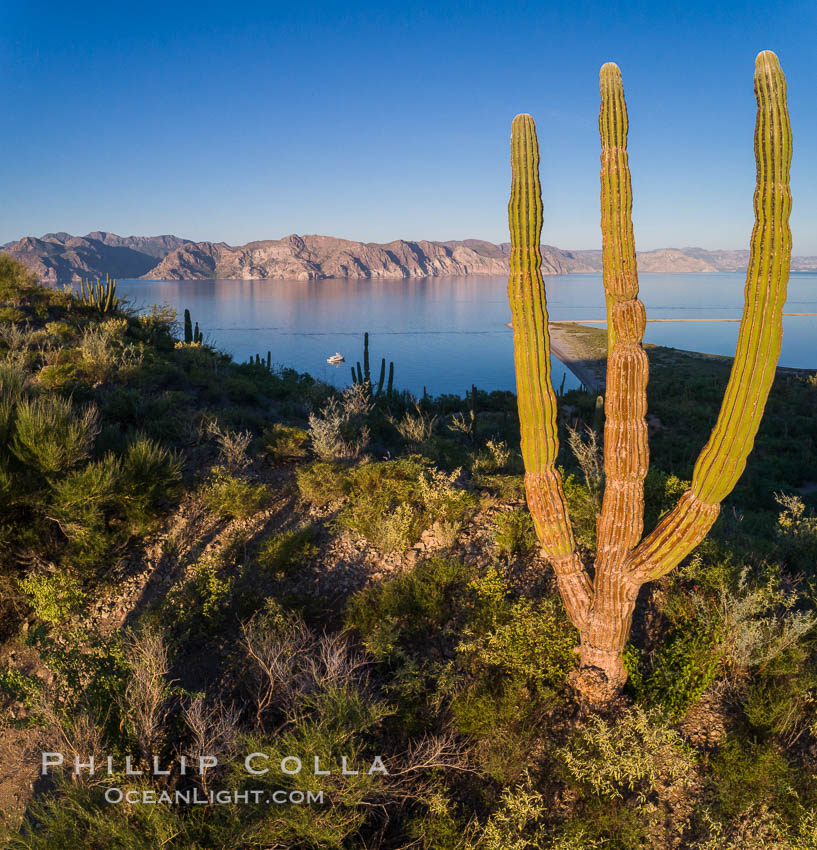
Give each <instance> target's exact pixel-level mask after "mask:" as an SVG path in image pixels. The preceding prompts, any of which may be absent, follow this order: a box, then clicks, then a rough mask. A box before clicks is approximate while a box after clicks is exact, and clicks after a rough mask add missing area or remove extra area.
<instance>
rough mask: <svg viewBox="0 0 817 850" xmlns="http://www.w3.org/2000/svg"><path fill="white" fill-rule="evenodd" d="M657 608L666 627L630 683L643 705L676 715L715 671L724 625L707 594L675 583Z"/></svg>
mask: <svg viewBox="0 0 817 850" xmlns="http://www.w3.org/2000/svg"><path fill="white" fill-rule="evenodd" d="M661 612H662V613H663V615H664V617H665V618H666V626H665V632H664V634H663V635H662V637H661V640H660V641H659V642H658V643H657V644H656V646H655V647H654V648H653V650H652V652H651V653H650V654H649V656H648V658H647V659H645V661H646V663H645V664H643V665H642V666H641V669H640V670H639V671H637V672H636V671H634V672H636V675H634V676H633V678H632V687H633V689H634V691H635V694H636V698H637V699H638V700H639V701H641V702H643V703H644V704H645V705H647V706H649V707H651V708H657V709H660V710H662V711H664V712H665V713H666V714H667V715H668V716H670V717H673V718H679V717H680V716H682V715H683V714H684V712H685V711H686V710H687V708H689V706H690V705H692V704H693V703H694V702H695V701H696V700H698V699H699V697H700V696H701V695H702V694H703V692H704V691H705V690H706V688H707V687H708V686H709V685H710V684H711V683H712V682H713V681H714V679H715V676H716V675H717V672H718V668H719V665H720V663H721V658H722V654H723V652H722V646H721V640H722V637H723V634H724V626H723V624H722V622H721V620H720V618H719V617H718V615H717V612H716V610H715V604H714V601H713V600H712V599H711V598H710V597H708V596H706V595H704V594H703V593H697V592H695V591H686V590H684V589H682V588H680V587H676V588H675V589H674V590H671V591H670V592H669V593H668V594H667V596H666V598H665V600H664V602H663V604H662V606H661ZM631 652H634V650H631ZM634 657H635V656H634V655H633V656H631V658H634Z"/></svg>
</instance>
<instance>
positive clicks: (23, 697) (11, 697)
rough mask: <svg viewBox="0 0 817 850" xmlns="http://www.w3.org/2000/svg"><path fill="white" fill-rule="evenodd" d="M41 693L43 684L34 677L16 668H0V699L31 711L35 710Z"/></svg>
mask: <svg viewBox="0 0 817 850" xmlns="http://www.w3.org/2000/svg"><path fill="white" fill-rule="evenodd" d="M42 691H43V683H42V682H41V681H40V680H39V679H38V678H37V677H36V676H32V675H30V674H28V673H24V672H23V671H22V670H19V669H18V668H16V667H6V668H0V699H3V700H4V701H9V702H21V703H23V705H24V706H25V707H26V708H27V709H29V710H31V709H36V707H37V705H38V703H39V701H40V698H41V694H42Z"/></svg>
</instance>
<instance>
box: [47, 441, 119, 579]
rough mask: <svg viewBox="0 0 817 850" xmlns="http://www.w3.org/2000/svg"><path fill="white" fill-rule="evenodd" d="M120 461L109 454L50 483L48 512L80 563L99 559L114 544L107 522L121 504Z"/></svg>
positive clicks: (90, 562) (88, 562) (112, 534)
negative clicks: (72, 547) (69, 542)
mask: <svg viewBox="0 0 817 850" xmlns="http://www.w3.org/2000/svg"><path fill="white" fill-rule="evenodd" d="M121 486H122V463H121V461H120V460H119V459H118V458H116V457H114V456H113V455H112V454H106V455H105V456H104V457H103V458H102V459H101V460H98V461H92V462H90V463H87V464H86V465H85V466H82V467H78V468H76V469H72V470H70V471H69V472H68V474H67V475H66V476H65V477H64V478H62V479H60V480H58V481H55V482H53V483H52V493H53V495H52V505H51V513H52V514H53V516H54V518H55V519H56V521H57V522H58V523H59V527H60V530H61V531H62V533H63V534H64V535H65V536H66V537H67V538H68V539H69V540H70V541H71V542H72V543H73V544H74V549H73V551H74V552H75V557H77V558H80V559H81V560H82V561H83V563H86V564H93V563H96V562H98V561H100V560H101V559H102V558H103V557H104V556H105V554H106V553H107V551H108V548H109V546H110V545H111V544H112V543H113V540H114V533H113V531H112V530H111V529H109V527H108V521H109V519H110V518H111V516H112V514H113V513H114V511H115V510H116V508H117V506H118V505H119V504H120V491H121Z"/></svg>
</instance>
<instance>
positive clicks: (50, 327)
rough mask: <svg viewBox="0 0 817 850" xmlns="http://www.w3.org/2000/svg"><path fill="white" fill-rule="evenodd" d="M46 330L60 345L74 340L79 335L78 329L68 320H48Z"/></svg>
mask: <svg viewBox="0 0 817 850" xmlns="http://www.w3.org/2000/svg"><path fill="white" fill-rule="evenodd" d="M45 332H46V333H47V334H48V336H49V337H50V338H51V339H52V340H53V341H54V342H55V343H56V344H58V345H65V344H66V343H69V342H72V341H73V340H74V339H75V338H76V335H77V331H76V329H75V328H73V327H71V325H69V324H68V323H67V322H46V323H45Z"/></svg>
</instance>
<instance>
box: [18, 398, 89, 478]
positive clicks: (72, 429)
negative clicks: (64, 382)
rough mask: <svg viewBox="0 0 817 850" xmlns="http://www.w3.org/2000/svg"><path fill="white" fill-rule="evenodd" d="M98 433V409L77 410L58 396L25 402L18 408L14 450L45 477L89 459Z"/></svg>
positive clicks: (23, 460) (26, 400) (21, 402)
mask: <svg viewBox="0 0 817 850" xmlns="http://www.w3.org/2000/svg"><path fill="white" fill-rule="evenodd" d="M98 432H99V414H98V412H97V410H96V408H95V407H92V406H89V407H85V408H84V409H82V410H76V409H75V408H74V407H73V405H72V404H71V402H70V401H68V400H67V399H64V398H60V397H59V396H39V397H37V398H35V399H33V400H30V399H23V400H22V401H20V403H19V404H18V405H17V412H16V419H15V434H14V440H13V442H12V451H13V452H14V454H15V455H16V456H17V457H18V458H19V459H20V460H21V461H22V462H23V463H25V464H27V465H28V466H30V467H32V468H34V469H36V470H37V471H38V472H40V473H41V474H43V475H44V476H46V477H50V476H55V475H58V474H60V473H63V472H65V470H67V469H70V467H72V466H74V465H76V464H77V463H79V461H81V460H84V459H85V458H87V457H88V455H89V454H90V452H91V447H92V446H93V442H94V439H95V438H96V435H97V433H98Z"/></svg>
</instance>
